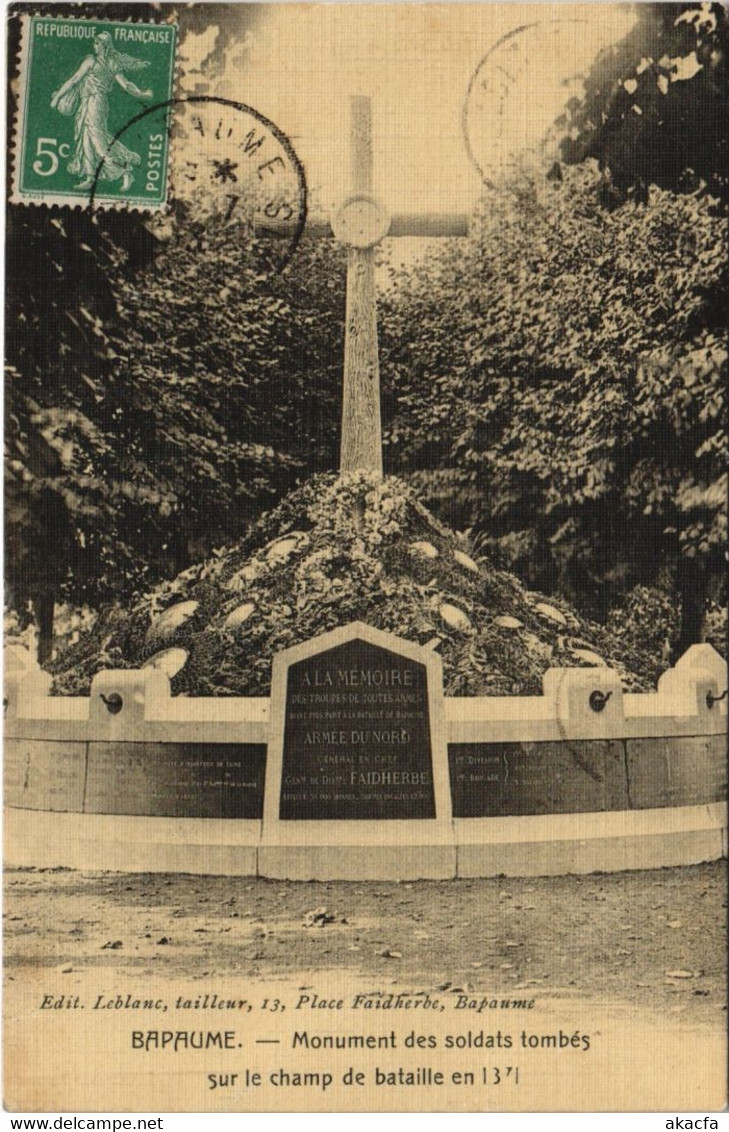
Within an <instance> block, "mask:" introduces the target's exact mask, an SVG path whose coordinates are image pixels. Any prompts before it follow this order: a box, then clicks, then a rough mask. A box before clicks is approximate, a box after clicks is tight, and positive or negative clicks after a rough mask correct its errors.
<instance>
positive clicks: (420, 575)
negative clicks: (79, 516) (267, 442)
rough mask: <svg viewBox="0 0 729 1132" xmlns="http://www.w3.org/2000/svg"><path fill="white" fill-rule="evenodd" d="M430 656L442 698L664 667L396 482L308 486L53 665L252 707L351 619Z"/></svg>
mask: <svg viewBox="0 0 729 1132" xmlns="http://www.w3.org/2000/svg"><path fill="white" fill-rule="evenodd" d="M357 620H361V621H366V622H367V623H368V624H369V625H373V626H375V627H376V628H379V629H384V630H389V631H390V632H393V633H396V634H398V635H399V636H402V637H404V638H406V639H407V640H410V641H417V642H418V643H420V644H423V645H429V646H430V647H435V648H437V649H438V651H439V653H440V655H441V656H442V658H443V669H444V681H445V689H446V692H447V693H448V694H450V695H486V694H491V695H518V694H528V693H532V694H539V693H540V692H541V678H542V675H543V674H544V672H545V670H546V669H547V668H549V667H550V666H551V665H558V666H559V665H576V666H578V667H592V666H594V665H600V664H604V663H606V662H607V663H609V664H610V665H611V666H612V667H613V668H614V669H617V671H619V672H620V673H621V675H622V677H623V679H624V682H625V686H626V687H627V688H629V689H631V690H642V689H645V688H646V687H650V686H651V684H652V683H653V681H654V680H655V679H656V677H657V675H658V674H659V672H660V671H661V664H660V657H657V656H656V655H651V653H650V652H648V651H647V650H645V649H641V648H637V647H636V645H635V641H630V640H626V641H623V640H621V641H620V643H616V640H615V639H614V636H613V635H611V634H609V633H606V632H605V631H604V630H602V629H600V628H598V627H597V626H595V625H591V624H589V623H588V622H586V621H584V620H583V619H582V618H580V617H579V616H578V615H576V614H575V612H574V611H573V610H571V609H570V608H569V607H568V606H567V605H566V604H564V603H561V602H560V603H558V604H550V603H548V602H546V601H544V600H543V598H542V597H541V595H540V594H538V593H532V592H529V591H527V590H526V589H525V587H524V586H523V585H522V584H521V583H520V582H519V581H518V580H517V579H516V578H515V577H514V576H513V575H512V574H510V573H507V572H505V571H501V570H497V569H495V568H494V566H493V565H492V564H491V563H490V562H489V561H488V560H487V559H483V560H481V561H480V562H479V563H477V562H475V561H474V560H473V559H472V558H471V557H470V556H469V555H468V554H467V553H466V552H465V547H464V543H463V541H462V540H459V539H458V538H457V537H456V536H455V535H454V534H453V533H452V532H451V531H449V530H447V529H446V528H445V527H443V526H442V525H441V524H440V523H438V522H437V521H436V520H435V519H434V518H433V517H432V516H431V515H430V514H429V512H428V511H427V510H426V509H425V508H424V507H423V506H422V505H421V504H420V503H419V502H418V500H417V498H416V496H415V494H414V493H413V492H412V491H411V490H409V489H408V488H407V487H406V486H405V485H404V484H402V482H401V481H399V480H397V479H395V478H394V477H389V478H387V479H385V480H384V481H383V480H378V479H376V478H375V477H373V476H369V475H367V474H365V473H363V472H356V473H353V474H351V475H348V476H344V477H342V478H340V479H335V478H334V477H333V476H319V477H314V478H313V479H312V480H310V481H309V482H308V483H307V484H306V486H305V487H303V488H301V489H299V490H298V491H297V492H293V493H292V494H290V495H289V496H288V497H287V498H286V500H285V501H284V502H283V503H282V504H281V505H280V506H279V508H278V509H277V510H276V511H274V512H273V513H272V514H271V515H269V516H267V517H265V518H263V519H261V520H260V521H259V522H258V523H257V524H255V525H254V526H253V528H252V529H251V530H250V531H249V532H248V534H247V535H246V536H244V537H243V538H242V539H241V540H240V541H239V542H237V543H236V544H235V545H233V546H231V547H229V548H227V549H226V550H222V551H218V552H217V553H216V554H215V555H213V556H212V557H211V558H209V559H207V560H206V561H203V562H201V563H199V564H197V565H195V566H193V567H191V568H189V569H188V570H186V571H184V572H183V573H182V574H180V575H179V576H178V577H177V578H175V579H173V580H172V581H169V582H166V583H164V584H162V585H161V586H159V587H157V588H156V589H154V590H153V591H151V592H150V593H148V594H146V595H144V596H143V597H141V598H139V599H138V600H135V601H134V602H132V603H131V604H130V605H129V606H128V607H127V606H125V607H124V608H121V607H119V606H117V607H116V608H115V609H112V610H111V611H110V612H108V613H106V614H105V615H104V616H102V617H101V618H100V619H99V622H98V623H97V625H96V626H95V627H94V629H93V631H92V632H91V633H90V634H89V635H87V636H85V637H84V638H83V639H82V640H81V641H79V643H78V644H77V645H74V646H73V647H72V648H71V649H69V650H67V651H66V652H65V653H64V654H63V655H62V656H61V657H60V658H59V660H58V661H56V663H55V664H54V666H53V669H52V671H53V672H54V674H55V689H56V691H57V692H62V693H66V694H76V695H78V694H84V693H88V691H89V688H90V684H91V679H92V677H93V675H94V673H96V672H98V671H99V670H100V669H102V668H130V667H131V668H136V667H139V666H141V665H144V664H148V665H152V666H154V667H156V668H158V669H161V670H162V671H164V672H166V673H167V674H168V675H169V676H171V677H172V690H173V692H175V693H178V694H186V695H193V696H201V695H202V696H210V695H249V696H251V695H252V696H264V695H267V694H268V692H269V689H270V679H271V664H272V660H273V657H274V656H275V655H276V653H278V652H280V651H281V650H282V649H284V648H288V647H290V646H291V645H295V644H299V643H301V642H302V641H306V640H310V639H311V638H313V637H316V636H319V635H320V634H321V633H324V632H326V631H327V630H329V629H333V628H335V627H337V626H339V625H342V624H347V623H349V622H351V621H357Z"/></svg>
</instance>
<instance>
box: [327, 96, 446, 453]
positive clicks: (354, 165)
mask: <svg viewBox="0 0 729 1132" xmlns="http://www.w3.org/2000/svg"><path fill="white" fill-rule="evenodd" d="M351 115H352V127H351V176H352V192H351V194H350V195H349V196H347V197H346V198H345V200H344V201H342V203H341V204H340V205H339V207H338V209H337V210H336V212H335V213H334V215H333V217H332V219H331V228H330V229H329V226H327V227H326V229H325V230H323V231H319V232H318V233H316V234H321V235H324V236H331V235H332V234H333V235H334V237H335V238H336V239H337V240H339V241H340V242H341V243H343V244H346V246H347V249H348V259H347V308H346V327H345V340H344V399H343V407H342V443H341V457H340V470H341V471H342V472H352V471H357V470H358V469H364V470H366V471H368V472H374V473H375V475H379V476H381V475H382V435H381V425H380V366H379V358H378V351H377V306H376V300H375V258H374V257H375V247H376V245H377V244H379V243H380V241H381V240H383V239H384V238H385V236H423V237H431V238H432V237H436V236H466V235H467V234H468V217H467V216H460V215H456V214H450V213H436V214H432V213H431V214H425V215H417V214H406V215H400V216H393V217H390V216H389V215H388V214H387V212H386V210H385V208H384V207H383V205H382V204H381V203H380V201H378V200H377V198H376V197H374V196H373V195H372V106H371V101H370V99H369V98H368V97H365V96H362V95H354V96H353V97H352V98H351ZM307 233H308V234H314V232H313V231H312V229H311V228H310V227H309V226H307Z"/></svg>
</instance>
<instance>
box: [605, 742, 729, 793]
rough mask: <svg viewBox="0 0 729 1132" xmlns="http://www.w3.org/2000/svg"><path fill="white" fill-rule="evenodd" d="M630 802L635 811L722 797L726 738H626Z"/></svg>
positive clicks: (724, 782) (724, 790)
mask: <svg viewBox="0 0 729 1132" xmlns="http://www.w3.org/2000/svg"><path fill="white" fill-rule="evenodd" d="M627 748H628V775H629V778H630V801H631V805H632V806H634V807H635V809H636V810H646V809H648V810H652V809H659V808H661V807H663V806H699V805H703V804H704V803H710V802H722V801H723V800H724V798H725V797H726V771H727V766H726V736H725V735H697V736H681V737H673V736H666V737H661V738H655V739H629V740H628V743H627Z"/></svg>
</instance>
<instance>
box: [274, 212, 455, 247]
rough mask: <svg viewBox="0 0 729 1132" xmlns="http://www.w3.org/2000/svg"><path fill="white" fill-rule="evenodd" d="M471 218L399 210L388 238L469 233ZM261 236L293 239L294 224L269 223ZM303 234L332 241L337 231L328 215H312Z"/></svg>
mask: <svg viewBox="0 0 729 1132" xmlns="http://www.w3.org/2000/svg"><path fill="white" fill-rule="evenodd" d="M468 224H469V217H468V216H467V215H466V214H465V213H458V212H402V213H396V214H395V215H394V216H393V217H392V220H391V222H390V228H389V231H388V233H387V237H386V238H389V237H390V236H418V237H422V238H424V239H437V238H439V237H446V236H467V235H468ZM257 234H258V235H259V236H267V237H269V238H271V239H280V240H283V239H290V238H291V224H290V223H289V224H275V223H268V224H266V225H265V227H264V226H261V227H260V228H257ZM304 236H313V237H316V238H318V239H324V240H332V239H334V234H333V232H332V226H331V224H330V222H329V220H328V219H327V218H326V217H325V216H312V217H309V218H308V219H307V221H306V227H305V228H304Z"/></svg>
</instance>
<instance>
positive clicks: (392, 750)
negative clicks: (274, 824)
mask: <svg viewBox="0 0 729 1132" xmlns="http://www.w3.org/2000/svg"><path fill="white" fill-rule="evenodd" d="M280 817H281V819H296V818H298V819H309V820H326V819H331V818H343V819H356V818H362V819H371V820H380V819H383V818H434V817H435V796H434V790H433V764H432V751H431V734H430V719H429V704H428V675H427V670H426V667H425V665H424V664H419V663H418V662H417V661H414V660H411V659H410V658H408V657H405V656H401V655H399V654H398V653H395V652H391V651H390V650H389V649H384V648H381V647H379V646H378V645H374V644H371V643H369V642H366V641H362V640H353V641H349V642H347V643H345V644H342V645H338V646H337V647H335V648H332V649H328V650H327V651H325V652H320V653H318V654H316V655H314V656H310V657H308V658H307V659H305V660H302V661H299V662H298V663H297V664H292V665H291V666H290V667H289V670H288V682H287V689H286V716H285V729H284V745H283V767H282V781H281V805H280Z"/></svg>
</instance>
